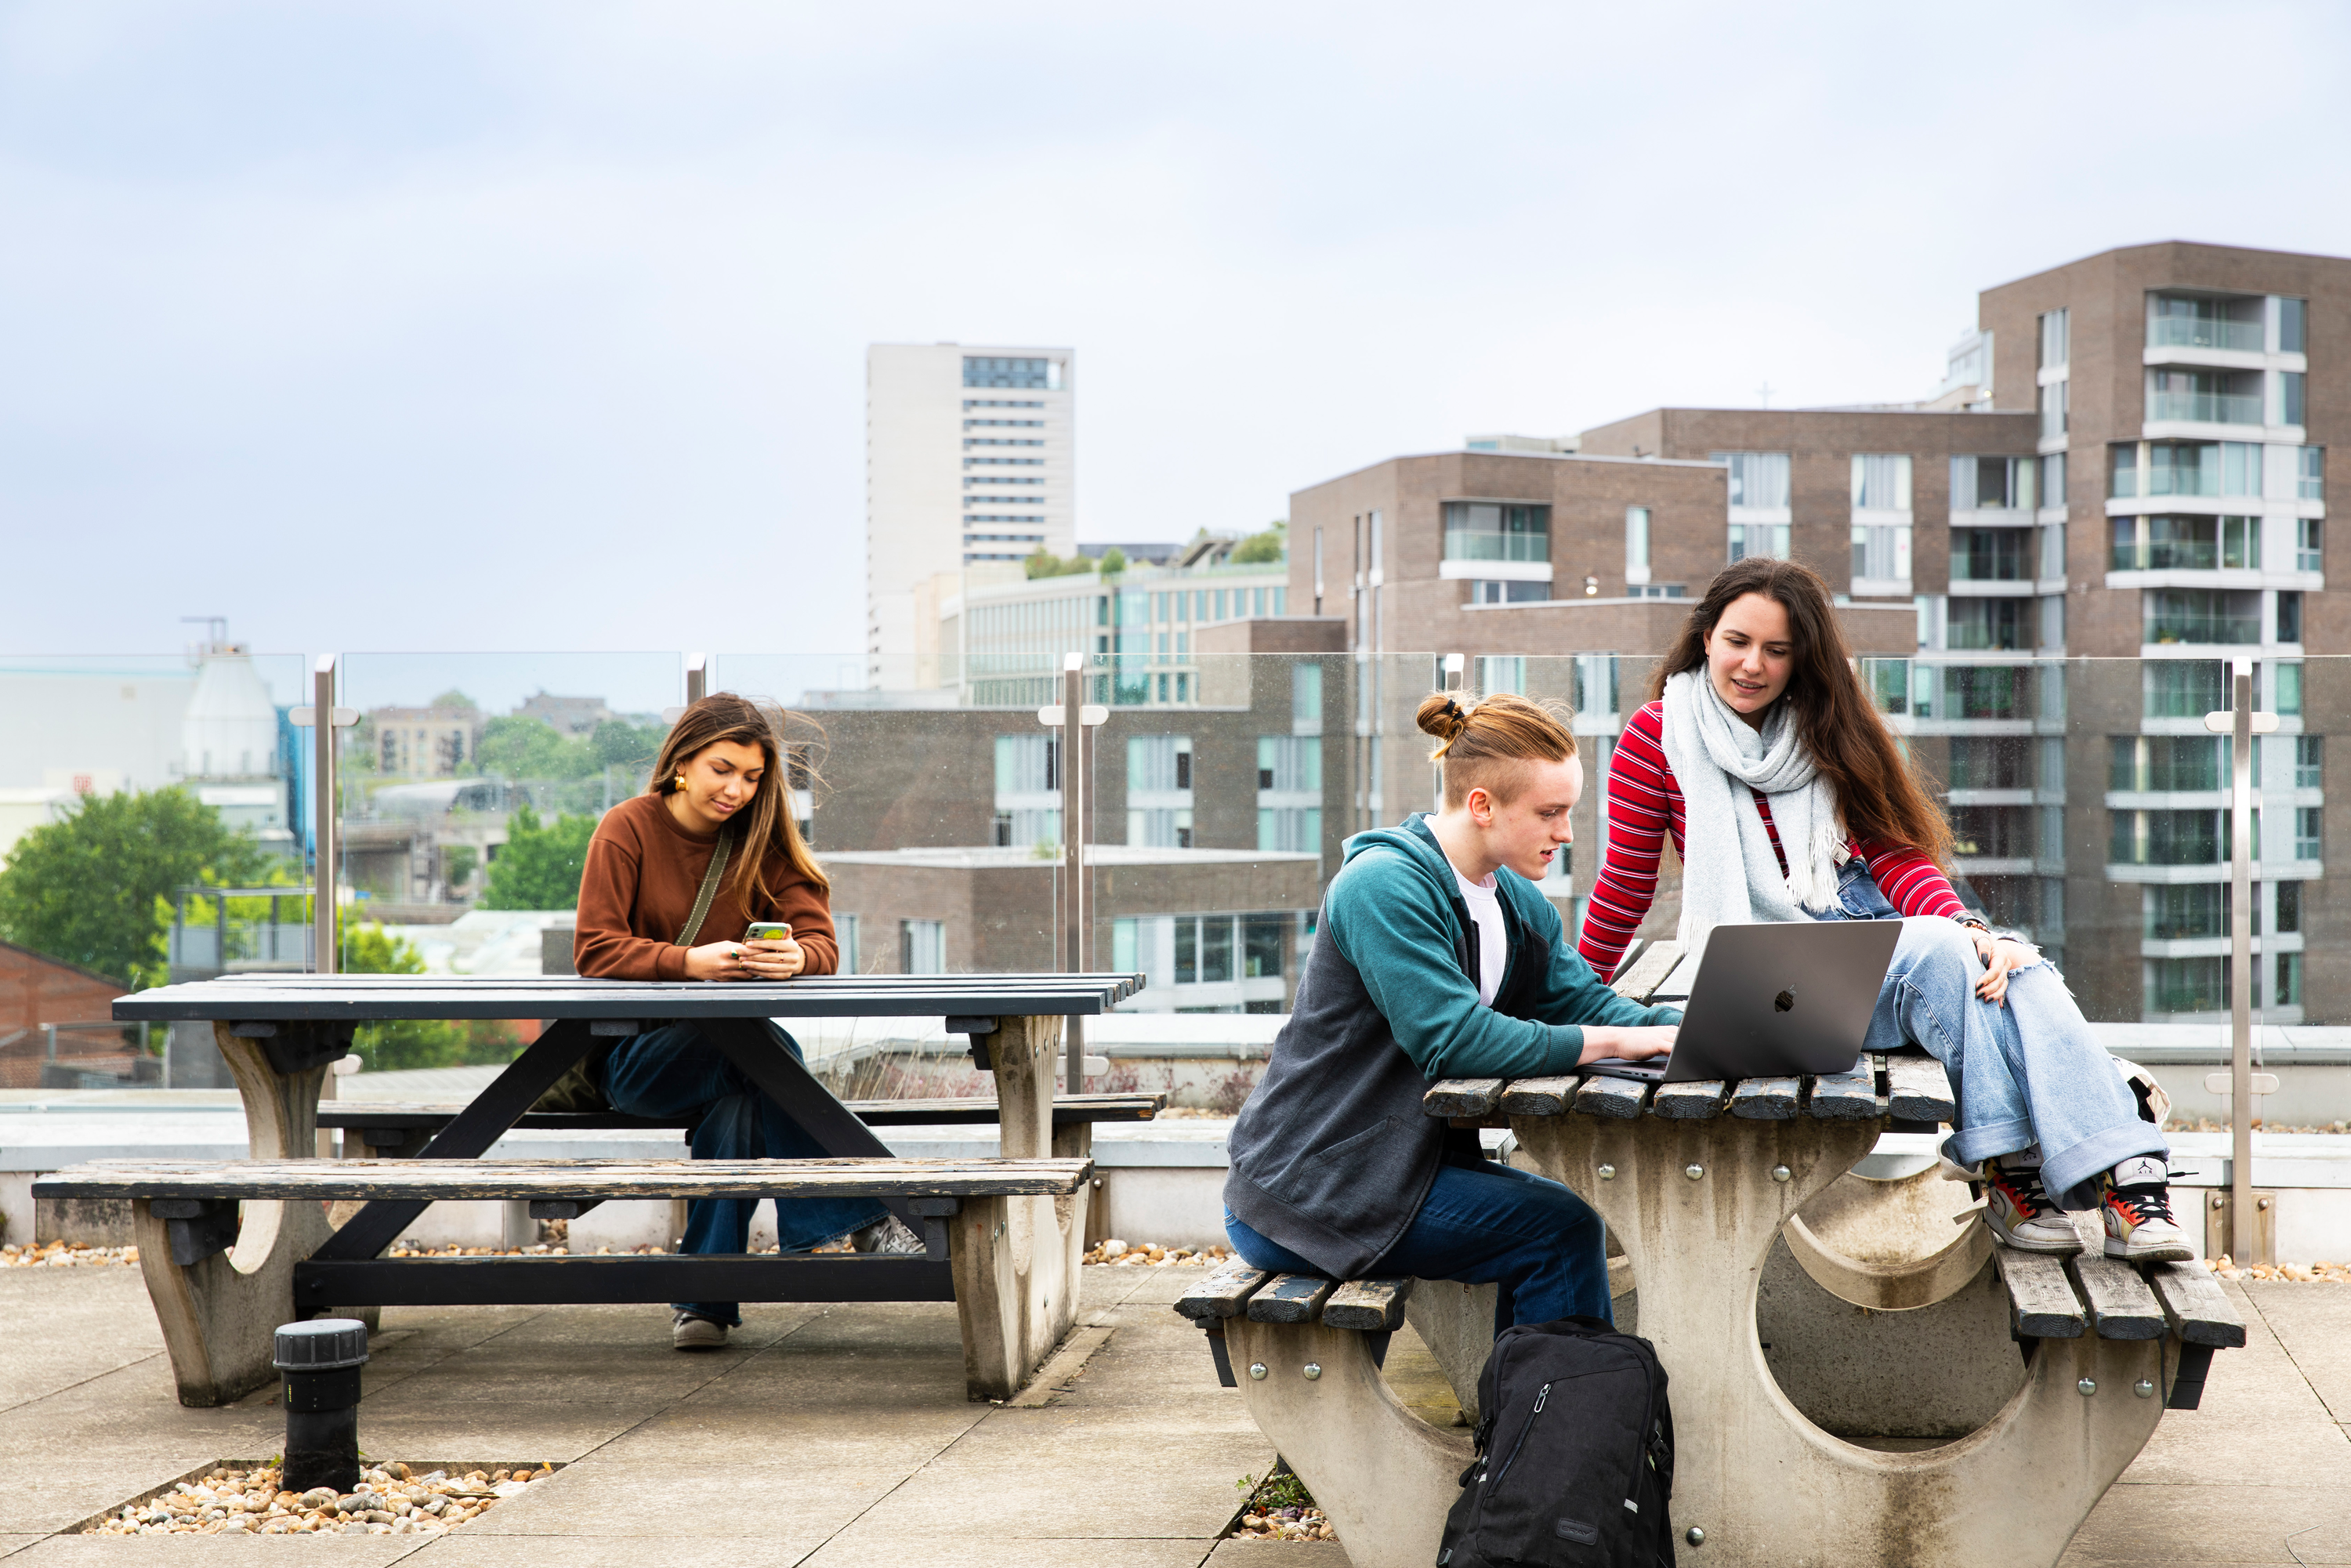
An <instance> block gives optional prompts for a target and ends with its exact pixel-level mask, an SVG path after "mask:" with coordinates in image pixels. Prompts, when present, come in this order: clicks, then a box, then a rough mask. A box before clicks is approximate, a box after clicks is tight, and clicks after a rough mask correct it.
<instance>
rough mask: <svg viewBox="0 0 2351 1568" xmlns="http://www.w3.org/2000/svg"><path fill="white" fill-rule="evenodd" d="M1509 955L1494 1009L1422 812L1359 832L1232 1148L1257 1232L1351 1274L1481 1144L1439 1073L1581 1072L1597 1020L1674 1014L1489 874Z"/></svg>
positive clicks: (1231, 1202)
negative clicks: (1445, 1111) (1439, 1110)
mask: <svg viewBox="0 0 2351 1568" xmlns="http://www.w3.org/2000/svg"><path fill="white" fill-rule="evenodd" d="M1494 882H1495V887H1496V891H1497V892H1498V894H1499V899H1500V904H1501V908H1502V924H1503V927H1504V931H1505V936H1506V939H1507V940H1508V942H1509V944H1510V953H1509V955H1508V956H1507V958H1506V959H1505V961H1504V966H1503V970H1502V981H1501V985H1500V987H1499V988H1498V989H1497V990H1496V992H1495V995H1494V1001H1493V1005H1492V1006H1490V1007H1487V1006H1482V1005H1480V1004H1479V1000H1478V988H1477V984H1476V982H1475V981H1474V980H1473V979H1472V978H1471V977H1472V976H1474V975H1476V974H1477V973H1478V972H1479V956H1478V931H1477V927H1476V925H1475V923H1474V922H1473V921H1472V920H1471V919H1470V918H1469V910H1468V904H1467V901H1465V900H1464V899H1463V898H1462V896H1461V889H1460V884H1459V883H1458V882H1457V881H1456V880H1455V877H1454V873H1453V867H1452V865H1451V863H1450V862H1447V860H1446V858H1445V852H1444V851H1443V850H1442V849H1441V848H1440V847H1438V845H1437V836H1436V834H1435V833H1433V832H1432V831H1430V830H1429V827H1428V823H1427V820H1426V818H1425V817H1418V816H1416V817H1412V818H1408V819H1406V820H1405V822H1404V823H1403V825H1401V826H1400V827H1395V828H1388V829H1382V830H1379V831H1373V832H1367V833H1359V834H1357V835H1356V836H1355V837H1353V838H1352V839H1349V840H1348V841H1347V844H1346V861H1345V863H1344V864H1343V865H1342V866H1341V868H1340V871H1339V874H1338V875H1336V876H1334V877H1332V879H1331V885H1330V888H1329V890H1328V891H1327V892H1326V893H1325V894H1323V902H1322V921H1321V924H1320V926H1319V927H1318V929H1317V931H1316V934H1315V941H1314V949H1313V952H1312V953H1311V955H1310V956H1308V959H1307V962H1306V970H1305V973H1304V974H1303V976H1301V978H1300V980H1299V985H1298V994H1297V998H1296V1000H1295V1002H1294V1003H1293V1006H1292V1010H1291V1013H1290V1022H1289V1023H1288V1024H1287V1025H1286V1026H1285V1027H1284V1028H1283V1029H1282V1030H1281V1032H1280V1035H1279V1036H1277V1037H1276V1039H1275V1040H1274V1046H1273V1056H1272V1060H1271V1061H1270V1062H1269V1063H1268V1064H1267V1067H1266V1072H1265V1077H1264V1079H1263V1081H1262V1082H1259V1085H1258V1088H1257V1092H1255V1093H1254V1094H1252V1095H1251V1096H1250V1097H1249V1103H1247V1104H1245V1105H1244V1106H1242V1108H1241V1113H1240V1116H1239V1118H1238V1120H1237V1121H1236V1122H1235V1124H1234V1125H1233V1131H1232V1134H1231V1135H1230V1137H1229V1138H1228V1140H1227V1144H1226V1146H1227V1148H1228V1151H1229V1154H1230V1156H1231V1172H1230V1174H1229V1175H1228V1177H1227V1178H1226V1183H1225V1202H1226V1204H1227V1205H1228V1207H1230V1208H1231V1209H1232V1211H1233V1213H1234V1215H1235V1216H1236V1217H1237V1218H1239V1219H1241V1220H1242V1221H1244V1222H1245V1223H1247V1224H1248V1225H1249V1227H1250V1228H1253V1229H1255V1230H1256V1231H1257V1232H1258V1233H1259V1234H1260V1235H1262V1236H1264V1237H1266V1238H1268V1239H1270V1240H1273V1241H1277V1242H1279V1243H1280V1244H1281V1245H1282V1246H1284V1247H1287V1248H1289V1249H1290V1250H1291V1251H1293V1252H1296V1253H1298V1254H1299V1255H1300V1256H1301V1257H1304V1258H1307V1259H1311V1260H1312V1261H1313V1262H1314V1264H1315V1265H1316V1266H1317V1267H1318V1268H1321V1269H1323V1270H1326V1271H1328V1272H1330V1273H1332V1274H1333V1275H1336V1276H1339V1277H1341V1278H1345V1277H1348V1276H1350V1275H1353V1274H1357V1273H1360V1272H1362V1271H1363V1270H1364V1269H1366V1268H1368V1267H1369V1266H1370V1265H1371V1264H1372V1263H1373V1262H1374V1261H1375V1260H1377V1259H1378V1258H1379V1257H1380V1256H1381V1254H1382V1253H1383V1252H1384V1251H1385V1250H1386V1249H1387V1248H1388V1247H1389V1246H1391V1245H1393V1244H1394V1242H1395V1240H1396V1239H1397V1238H1399V1237H1401V1236H1402V1235H1403V1233H1404V1230H1405V1227H1407V1226H1408V1225H1410V1224H1411V1223H1412V1218H1413V1216H1414V1215H1415V1214H1416V1213H1417V1212H1419V1209H1420V1205H1421V1203H1422V1201H1423V1200H1424V1199H1425V1198H1426V1197H1427V1195H1428V1187H1429V1184H1430V1183H1431V1182H1433V1181H1434V1180H1435V1179H1436V1177H1437V1166H1439V1165H1440V1164H1441V1163H1442V1162H1443V1161H1444V1160H1445V1159H1446V1158H1447V1157H1448V1154H1449V1155H1451V1156H1453V1157H1458V1158H1474V1157H1476V1155H1477V1149H1476V1146H1475V1144H1474V1142H1473V1141H1471V1140H1473V1139H1474V1134H1467V1135H1464V1136H1461V1137H1455V1138H1453V1139H1451V1141H1450V1145H1448V1135H1447V1134H1448V1129H1447V1124H1446V1123H1445V1122H1444V1121H1443V1120H1442V1119H1441V1118H1437V1117H1431V1116H1426V1115H1424V1114H1422V1113H1421V1107H1420V1100H1421V1096H1422V1095H1423V1094H1424V1093H1425V1092H1426V1091H1427V1088H1428V1085H1429V1082H1431V1081H1432V1080H1435V1079H1439V1078H1534V1077H1548V1076H1551V1075H1552V1074H1556V1073H1562V1072H1570V1071H1574V1068H1575V1064H1576V1062H1577V1061H1578V1060H1579V1059H1580V1058H1581V1057H1582V1055H1583V1026H1584V1025H1586V1024H1604V1025H1612V1026H1619V1027H1622V1026H1630V1025H1641V1024H1656V1023H1674V1022H1677V1021H1679V1019H1680V1016H1681V1015H1680V1014H1679V1013H1678V1012H1676V1011H1675V1010H1673V1009H1667V1008H1647V1007H1642V1006H1640V1005H1639V1004H1637V1003H1635V1002H1629V1001H1626V1000H1625V998H1622V997H1620V996H1618V995H1617V994H1616V993H1615V992H1614V991H1613V990H1611V989H1610V988H1608V987H1607V986H1606V985H1605V984H1604V983H1603V982H1602V981H1601V980H1600V978H1599V977H1597V976H1595V975H1594V974H1593V972H1592V969H1591V967H1590V966H1589V965H1587V964H1585V963H1584V961H1583V959H1582V958H1581V957H1579V956H1577V955H1576V953H1575V952H1574V950H1573V948H1571V947H1569V946H1567V944H1566V942H1565V941H1564V940H1563V939H1562V932H1561V928H1560V920H1559V912H1558V910H1557V909H1555V908H1554V907H1553V906H1552V902H1551V900H1549V899H1547V898H1545V897H1544V896H1543V895H1542V894H1541V893H1539V892H1537V891H1536V889H1535V886H1534V884H1533V883H1530V882H1529V881H1527V879H1526V878H1524V877H1522V876H1520V875H1519V874H1518V873H1515V872H1512V871H1509V870H1502V871H1498V872H1497V873H1494Z"/></svg>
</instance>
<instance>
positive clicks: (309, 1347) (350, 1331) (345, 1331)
mask: <svg viewBox="0 0 2351 1568" xmlns="http://www.w3.org/2000/svg"><path fill="white" fill-rule="evenodd" d="M367 1338H368V1336H367V1324H365V1323H363V1322H360V1321H359V1319H357V1318H319V1319H316V1320H314V1321H313V1322H307V1323H287V1324H286V1325H284V1326H283V1327H281V1328H280V1329H279V1330H278V1331H277V1356H276V1358H275V1359H276V1364H277V1370H278V1371H280V1372H340V1371H341V1370H342V1369H343V1368H344V1367H347V1366H358V1365H360V1364H362V1363H364V1362H365V1361H366V1360H367V1358H368V1349H367Z"/></svg>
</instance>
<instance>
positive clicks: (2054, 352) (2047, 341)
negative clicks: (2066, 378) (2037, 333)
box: [2041, 310, 2073, 371]
mask: <svg viewBox="0 0 2351 1568" xmlns="http://www.w3.org/2000/svg"><path fill="white" fill-rule="evenodd" d="M2072 318H2073V312H2072V311H2070V310H2052V311H2050V312H2049V313H2048V314H2047V315H2045V316H2043V317H2042V318H2041V368H2042V369H2043V370H2044V371H2051V370H2055V369H2056V368H2057V367H2058V366H2060V365H2062V364H2064V363H2065V360H2066V354H2067V351H2068V350H2067V342H2068V340H2069V339H2070V338H2071V336H2072V333H2071V332H2070V330H2069V324H2070V322H2071V320H2072Z"/></svg>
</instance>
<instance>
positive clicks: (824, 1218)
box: [604, 1023, 889, 1326]
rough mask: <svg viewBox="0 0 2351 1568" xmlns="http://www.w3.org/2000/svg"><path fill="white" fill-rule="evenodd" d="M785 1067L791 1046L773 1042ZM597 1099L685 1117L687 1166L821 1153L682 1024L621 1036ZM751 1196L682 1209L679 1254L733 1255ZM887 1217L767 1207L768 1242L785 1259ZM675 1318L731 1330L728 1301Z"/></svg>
mask: <svg viewBox="0 0 2351 1568" xmlns="http://www.w3.org/2000/svg"><path fill="white" fill-rule="evenodd" d="M783 1042H784V1048H785V1049H786V1050H788V1051H790V1052H791V1053H792V1056H793V1058H794V1060H798V1059H799V1054H800V1047H799V1041H798V1040H794V1039H793V1038H792V1037H791V1036H790V1035H788V1034H787V1035H785V1036H784V1037H783ZM604 1098H605V1099H607V1100H609V1101H611V1103H612V1109H613V1110H615V1111H619V1112H622V1113H624V1114H627V1115H631V1116H691V1117H693V1118H694V1126H693V1129H692V1131H691V1132H689V1133H688V1134H687V1146H688V1148H689V1149H691V1151H692V1152H693V1155H694V1157H695V1159H697V1160H753V1159H770V1160H807V1159H823V1158H825V1157H826V1154H825V1151H824V1149H823V1148H822V1146H820V1145H819V1144H818V1143H817V1141H816V1140H815V1139H814V1138H812V1137H810V1136H809V1134H807V1133H806V1132H804V1131H803V1130H802V1129H801V1127H800V1125H799V1123H797V1122H795V1121H793V1120H792V1119H791V1118H790V1117H789V1116H787V1115H785V1114H784V1113H783V1111H782V1109H781V1108H780V1107H779V1106H778V1105H777V1104H776V1103H775V1102H774V1101H772V1100H770V1099H768V1097H767V1095H765V1094H763V1093H761V1092H760V1091H759V1088H758V1085H757V1084H755V1083H753V1082H751V1081H750V1080H749V1079H748V1078H746V1077H744V1076H743V1072H742V1070H741V1069H740V1068H738V1067H737V1066H736V1065H735V1064H734V1063H733V1062H731V1061H727V1060H726V1057H725V1056H724V1055H722V1054H720V1052H719V1050H718V1048H717V1047H716V1046H715V1045H713V1044H711V1043H710V1041H708V1040H705V1039H704V1038H703V1035H702V1031H701V1030H699V1029H697V1028H695V1026H694V1025H692V1024H690V1023H676V1024H670V1025H667V1026H665V1027H664V1028H662V1029H657V1030H649V1031H647V1032H646V1033H644V1034H637V1035H631V1036H630V1037H629V1038H628V1039H626V1040H622V1041H621V1043H620V1044H618V1045H616V1046H614V1047H613V1048H612V1053H611V1055H610V1056H608V1057H606V1058H605V1059H604ZM758 1207H759V1200H758V1198H755V1197H697V1198H695V1199H694V1200H693V1201H692V1202H690V1203H688V1204H687V1205H686V1207H685V1241H684V1248H685V1250H686V1251H688V1252H690V1253H695V1254H697V1255H701V1254H707V1253H713V1252H740V1251H742V1250H744V1249H746V1248H747V1247H748V1246H749V1245H750V1239H751V1215H752V1212H753V1211H754V1210H756V1209H757V1208H758ZM888 1212H889V1211H888V1210H887V1209H885V1208H883V1207H882V1206H881V1205H880V1204H878V1203H876V1202H874V1201H873V1200H872V1198H870V1197H785V1198H778V1199H777V1200H776V1239H777V1240H778V1242H779V1243H780V1244H781V1245H782V1248H783V1250H785V1251H787V1252H805V1251H807V1250H808V1249H810V1248H811V1247H817V1246H820V1245H822V1244H823V1243H825V1242H828V1241H838V1240H840V1239H841V1238H842V1237H844V1236H846V1235H848V1234H849V1233H850V1232H851V1231H852V1230H860V1229H862V1228H864V1227H866V1226H868V1225H871V1224H872V1223H873V1222H874V1221H876V1220H878V1219H880V1218H883V1216H884V1215H885V1214H887V1213H888ZM670 1305H671V1306H672V1307H673V1308H674V1309H675V1310H676V1311H678V1312H693V1313H695V1315H696V1316H698V1317H705V1318H709V1319H711V1320H712V1321H713V1322H722V1323H726V1324H728V1325H730V1326H737V1325H740V1324H741V1322H743V1314H742V1312H741V1311H740V1310H739V1308H738V1306H737V1303H736V1302H734V1301H672V1302H671V1303H670Z"/></svg>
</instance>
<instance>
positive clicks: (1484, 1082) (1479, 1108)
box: [1420, 1078, 1502, 1116]
mask: <svg viewBox="0 0 2351 1568" xmlns="http://www.w3.org/2000/svg"><path fill="white" fill-rule="evenodd" d="M1501 1097H1502V1081H1501V1080H1500V1079H1499V1078H1445V1079H1439V1080H1438V1081H1437V1082H1435V1083H1433V1084H1431V1085H1429V1088H1428V1092H1427V1093H1426V1094H1423V1095H1422V1096H1421V1097H1420V1109H1421V1112H1422V1113H1423V1114H1425V1115H1429V1116H1483V1115H1485V1114H1486V1113H1488V1112H1489V1111H1491V1110H1492V1109H1493V1108H1494V1103H1495V1102H1496V1101H1498V1100H1499V1099H1500V1098H1501Z"/></svg>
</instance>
